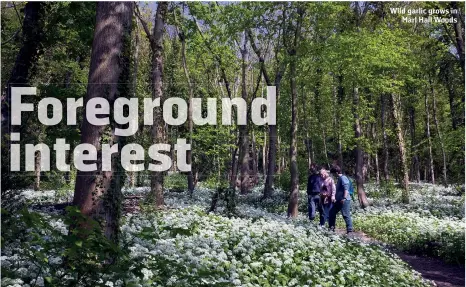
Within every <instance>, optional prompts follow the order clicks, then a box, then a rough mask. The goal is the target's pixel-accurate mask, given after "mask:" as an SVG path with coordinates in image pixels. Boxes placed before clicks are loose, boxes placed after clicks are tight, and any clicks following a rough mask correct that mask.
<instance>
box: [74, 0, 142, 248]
mask: <svg viewBox="0 0 466 287" xmlns="http://www.w3.org/2000/svg"><path fill="white" fill-rule="evenodd" d="M132 14H133V2H99V3H98V4H97V15H96V26H95V31H94V41H93V43H92V54H91V65H90V70H89V80H88V82H89V84H88V86H87V94H86V98H85V104H84V105H86V103H87V102H88V101H89V100H90V99H93V98H96V97H102V96H105V98H106V99H107V100H109V102H113V101H114V100H115V99H116V98H117V97H119V96H122V94H126V90H125V89H126V88H125V86H126V83H127V82H128V81H129V72H128V68H129V53H130V45H129V44H128V41H130V39H131V36H130V35H131V22H132ZM119 83H121V85H120V84H119ZM122 89H123V90H122ZM126 95H127V96H129V93H128V94H126ZM115 125H116V124H115V123H114V122H112V121H111V127H110V129H111V131H110V133H111V134H110V135H109V137H110V138H111V140H110V141H111V142H110V144H114V143H119V138H118V137H117V136H115V135H114V132H113V131H114V129H115ZM106 130H107V131H106ZM104 133H108V127H105V126H94V125H92V124H91V123H89V122H88V120H87V118H86V117H84V119H83V123H82V128H81V143H87V144H92V145H93V146H95V147H96V149H97V151H98V156H97V161H96V163H97V171H93V172H83V171H78V174H77V177H76V186H75V191H74V199H73V204H74V205H76V206H78V207H79V209H80V210H81V213H82V214H84V215H86V216H92V217H94V218H96V219H98V220H99V221H100V222H101V224H102V225H103V227H104V233H105V235H106V237H107V238H109V239H111V240H113V241H117V238H118V237H117V236H118V225H119V224H118V222H119V218H120V214H119V210H120V205H121V186H122V180H123V179H122V178H121V176H120V174H121V172H119V170H118V167H117V166H118V164H117V159H118V158H119V152H120V150H121V146H119V150H118V152H117V153H114V154H113V157H112V159H113V160H114V161H112V171H105V172H103V171H99V170H101V168H102V157H101V141H102V139H103V134H104ZM107 135H108V134H107ZM107 135H106V136H107Z"/></svg>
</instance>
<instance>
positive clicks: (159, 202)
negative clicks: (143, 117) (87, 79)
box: [137, 2, 168, 207]
mask: <svg viewBox="0 0 466 287" xmlns="http://www.w3.org/2000/svg"><path fill="white" fill-rule="evenodd" d="M167 10H168V3H167V2H159V3H158V5H157V11H156V13H155V19H154V29H153V32H152V33H151V32H150V30H149V27H148V25H147V22H146V21H145V20H144V19H143V18H142V16H141V13H140V12H139V8H137V16H138V18H139V20H140V21H141V24H142V26H143V28H144V31H145V32H146V36H147V39H148V40H149V43H150V47H151V50H152V71H151V83H152V99H153V100H156V99H160V105H159V106H158V107H156V108H155V109H154V123H153V125H152V132H151V133H152V143H154V144H157V143H161V142H164V141H165V138H166V135H165V127H164V122H163V113H162V108H161V107H162V106H163V102H164V100H165V98H164V93H163V34H164V27H165V19H166V15H167ZM164 177H165V172H162V171H152V172H151V192H150V194H149V198H148V199H149V201H155V206H156V207H161V206H163V205H164V200H163V180H164Z"/></svg>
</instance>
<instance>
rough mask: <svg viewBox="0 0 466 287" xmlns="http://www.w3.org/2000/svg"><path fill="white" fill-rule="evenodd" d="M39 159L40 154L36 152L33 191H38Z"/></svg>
mask: <svg viewBox="0 0 466 287" xmlns="http://www.w3.org/2000/svg"><path fill="white" fill-rule="evenodd" d="M40 158H41V153H40V152H36V155H35V158H34V191H38V190H40Z"/></svg>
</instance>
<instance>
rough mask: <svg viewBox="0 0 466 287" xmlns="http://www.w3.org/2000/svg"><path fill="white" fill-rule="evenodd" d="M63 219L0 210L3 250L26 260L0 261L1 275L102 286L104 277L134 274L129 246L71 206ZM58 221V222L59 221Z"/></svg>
mask: <svg viewBox="0 0 466 287" xmlns="http://www.w3.org/2000/svg"><path fill="white" fill-rule="evenodd" d="M66 210H67V215H66V216H65V217H63V218H60V217H56V216H44V215H41V214H39V213H35V212H29V211H27V210H26V209H23V210H21V211H20V212H19V213H18V214H10V213H8V212H6V211H5V210H2V224H3V227H4V228H3V229H2V249H3V252H5V254H15V256H16V258H17V260H21V261H24V262H26V265H27V266H28V269H27V271H25V267H24V265H23V264H21V265H19V266H16V265H15V264H13V263H12V262H11V261H8V262H5V263H4V264H2V277H4V278H21V279H22V281H23V282H24V283H25V284H40V283H39V281H37V278H39V277H40V278H42V277H43V278H44V280H45V281H46V282H47V283H46V284H50V285H51V286H70V285H85V286H91V285H92V286H104V284H103V283H102V281H101V279H102V277H107V276H113V274H115V272H116V273H117V274H119V279H120V280H125V278H127V277H128V276H130V274H131V272H136V271H137V270H134V271H130V270H129V265H130V261H129V260H128V259H129V258H128V252H129V250H127V249H126V250H125V247H124V246H122V247H120V246H119V245H116V244H114V243H113V242H111V241H109V240H107V239H106V237H105V236H104V235H103V234H102V232H101V229H100V227H99V225H98V223H97V222H96V221H93V220H92V219H90V218H88V217H85V216H83V215H82V214H81V213H80V212H79V210H78V209H77V208H76V207H71V206H70V207H67V209H66ZM63 223H64V225H62V224H63ZM57 224H58V225H57Z"/></svg>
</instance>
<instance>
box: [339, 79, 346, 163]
mask: <svg viewBox="0 0 466 287" xmlns="http://www.w3.org/2000/svg"><path fill="white" fill-rule="evenodd" d="M337 79H338V88H337V95H338V99H337V102H338V106H339V107H341V106H342V105H343V99H344V96H345V89H344V87H343V75H339V76H338V77H337ZM341 133H342V126H341V119H340V118H338V161H339V165H340V167H341V169H342V170H344V163H343V147H342V144H341Z"/></svg>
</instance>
